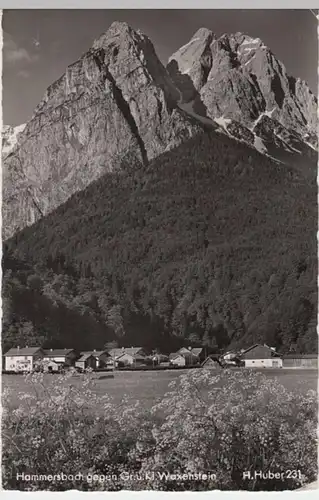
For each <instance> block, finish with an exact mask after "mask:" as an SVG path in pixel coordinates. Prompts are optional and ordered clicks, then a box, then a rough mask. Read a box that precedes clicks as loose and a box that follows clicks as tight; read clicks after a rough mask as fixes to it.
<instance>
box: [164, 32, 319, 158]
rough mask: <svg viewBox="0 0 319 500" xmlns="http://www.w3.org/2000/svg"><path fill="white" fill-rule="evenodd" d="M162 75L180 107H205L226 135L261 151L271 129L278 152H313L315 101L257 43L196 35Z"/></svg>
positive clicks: (237, 36) (238, 36)
mask: <svg viewBox="0 0 319 500" xmlns="http://www.w3.org/2000/svg"><path fill="white" fill-rule="evenodd" d="M167 69H168V72H169V73H170V75H171V77H172V79H173V80H174V82H175V84H176V86H177V87H178V88H179V90H180V92H181V94H182V96H183V99H184V101H186V102H189V101H193V103H194V107H196V106H197V108H199V103H201V105H204V106H202V107H204V108H205V112H206V116H208V117H210V118H212V119H214V120H217V122H218V120H219V122H220V121H222V122H223V125H224V128H225V129H226V130H227V131H228V132H229V134H230V135H234V136H235V137H238V138H241V137H243V135H242V134H244V136H247V137H250V139H249V141H248V142H250V143H252V144H254V145H255V147H257V149H259V150H260V151H266V150H267V144H264V143H263V139H262V137H263V136H264V135H265V134H266V135H267V140H268V141H269V134H270V129H271V127H272V128H273V133H272V139H271V141H272V142H274V143H276V144H277V146H278V148H283V149H285V150H286V151H289V150H290V152H295V153H298V151H299V153H300V154H302V153H304V152H305V151H306V152H307V154H308V155H309V156H311V154H312V153H311V151H308V150H309V149H316V147H317V100H316V98H315V96H314V95H313V94H312V93H311V91H310V90H309V88H308V86H307V84H306V83H305V82H303V81H301V80H300V79H295V78H293V77H290V76H289V75H287V72H286V69H285V67H284V65H283V64H282V63H281V62H280V61H278V60H277V59H276V57H275V56H274V55H273V54H272V53H271V51H270V50H269V48H268V47H266V46H265V45H264V44H263V42H262V41H261V40H260V39H259V38H257V39H253V38H250V37H249V36H246V35H243V34H241V33H236V34H235V35H223V36H221V37H220V38H217V37H216V36H215V35H214V34H213V33H212V32H211V31H209V30H206V29H201V30H199V31H198V32H197V33H195V35H194V36H193V38H192V39H191V40H190V42H189V43H187V44H186V45H184V46H183V47H181V48H180V49H179V50H178V51H177V52H176V53H175V54H173V55H172V56H171V58H170V59H169V63H168V66H167ZM225 120H226V121H225ZM231 129H232V130H231ZM235 129H236V130H235ZM234 130H235V133H233V132H234ZM278 130H280V133H277V132H278ZM236 131H237V135H236ZM283 136H284V137H285V138H284V139H283Z"/></svg>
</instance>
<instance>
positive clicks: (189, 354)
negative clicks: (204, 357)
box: [169, 351, 198, 359]
mask: <svg viewBox="0 0 319 500" xmlns="http://www.w3.org/2000/svg"><path fill="white" fill-rule="evenodd" d="M178 356H181V357H182V358H185V359H186V358H198V356H197V355H196V354H193V353H192V352H179V351H178V352H172V353H171V354H170V355H169V359H175V358H177V357H178Z"/></svg>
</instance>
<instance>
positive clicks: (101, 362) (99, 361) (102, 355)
mask: <svg viewBox="0 0 319 500" xmlns="http://www.w3.org/2000/svg"><path fill="white" fill-rule="evenodd" d="M84 355H92V356H94V357H95V360H96V368H103V367H105V366H106V365H108V364H109V361H110V360H111V356H110V354H109V353H108V352H107V351H96V350H95V349H94V350H93V351H83V352H81V356H84ZM111 364H113V363H111Z"/></svg>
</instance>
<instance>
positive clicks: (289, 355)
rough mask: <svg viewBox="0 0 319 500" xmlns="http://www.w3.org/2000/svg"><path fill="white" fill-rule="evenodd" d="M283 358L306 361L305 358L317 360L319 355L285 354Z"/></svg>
mask: <svg viewBox="0 0 319 500" xmlns="http://www.w3.org/2000/svg"><path fill="white" fill-rule="evenodd" d="M283 358H284V359H285V358H290V359H304V358H308V359H317V358H318V354H298V353H297V352H295V353H293V354H291V353H290V354H284V355H283Z"/></svg>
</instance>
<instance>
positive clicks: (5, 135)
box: [2, 123, 26, 156]
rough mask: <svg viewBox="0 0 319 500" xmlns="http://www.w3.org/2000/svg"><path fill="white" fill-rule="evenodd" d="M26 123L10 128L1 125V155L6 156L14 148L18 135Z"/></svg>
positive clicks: (9, 126)
mask: <svg viewBox="0 0 319 500" xmlns="http://www.w3.org/2000/svg"><path fill="white" fill-rule="evenodd" d="M25 127H26V123H23V124H22V125H17V126H16V127H12V126H11V125H3V127H2V155H4V156H7V155H8V154H9V153H10V152H11V151H12V149H13V148H14V147H15V146H16V144H17V143H18V139H19V134H21V132H23V130H24V129H25Z"/></svg>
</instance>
